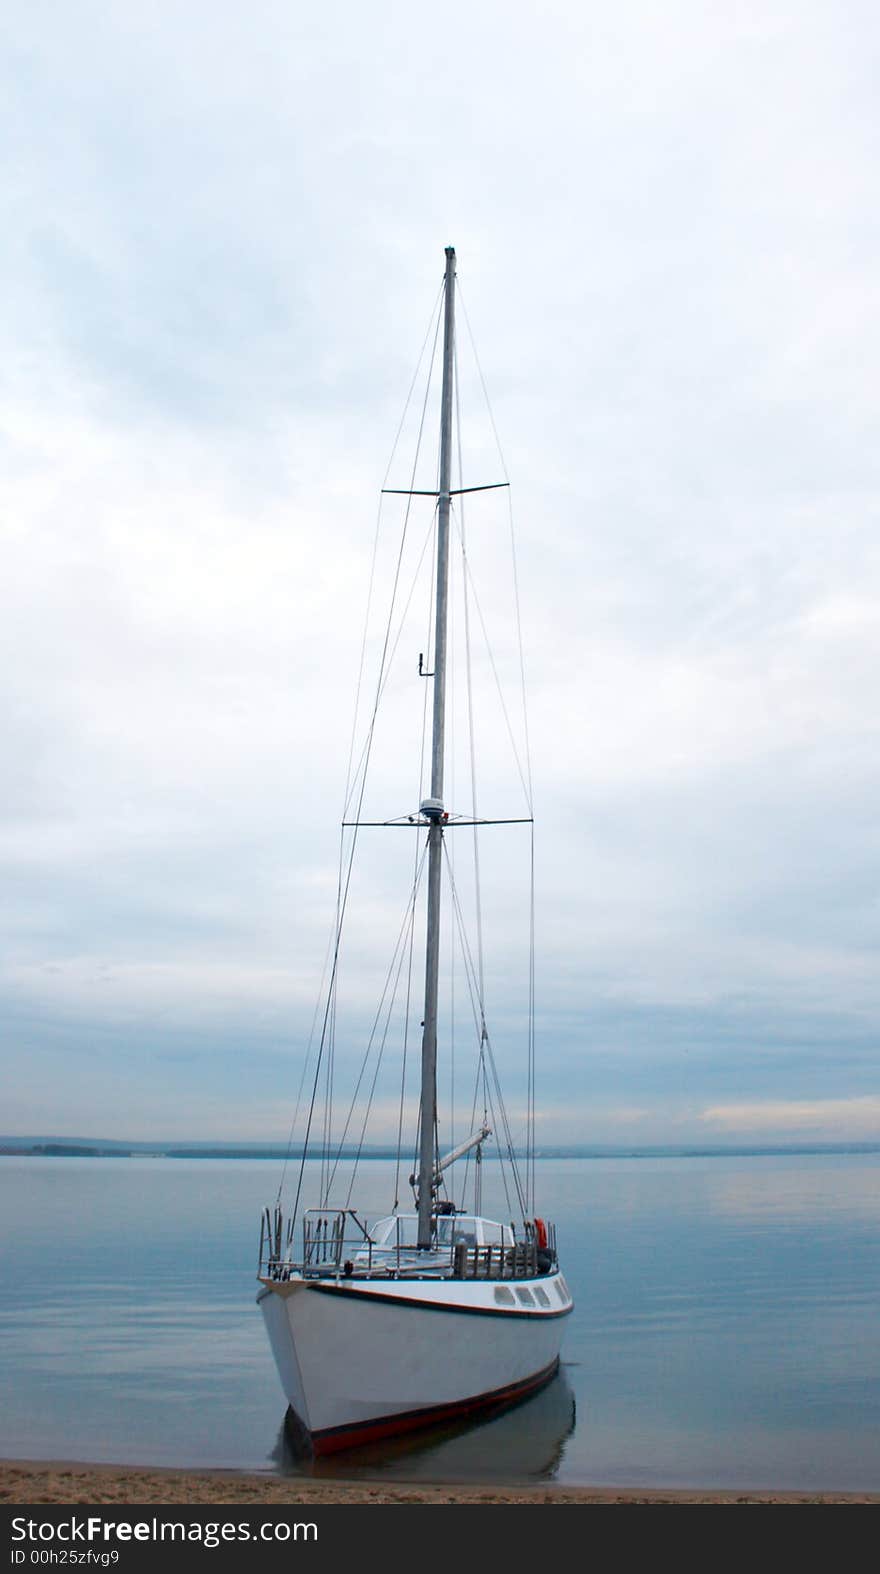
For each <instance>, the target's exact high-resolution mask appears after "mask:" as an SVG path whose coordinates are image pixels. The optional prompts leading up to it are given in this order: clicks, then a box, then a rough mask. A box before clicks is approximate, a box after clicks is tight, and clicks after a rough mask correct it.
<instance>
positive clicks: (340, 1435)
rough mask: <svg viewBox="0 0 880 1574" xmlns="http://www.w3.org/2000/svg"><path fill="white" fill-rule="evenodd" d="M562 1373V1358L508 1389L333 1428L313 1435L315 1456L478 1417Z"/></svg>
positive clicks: (532, 1391)
mask: <svg viewBox="0 0 880 1574" xmlns="http://www.w3.org/2000/svg"><path fill="white" fill-rule="evenodd" d="M558 1370H559V1357H558V1356H557V1357H556V1359H555V1360H554V1361H551V1362H550V1365H549V1366H545V1367H544V1369H543V1371H541V1372H536V1373H535V1375H534V1376H533V1377H527V1378H525V1379H524V1380H523V1381H522V1382H520V1383H510V1384H509V1385H508V1386H507V1387H506V1388H493V1389H492V1391H491V1392H490V1393H487V1394H477V1395H475V1396H474V1397H472V1398H470V1399H457V1400H455V1402H454V1403H453V1404H450V1405H429V1406H428V1407H427V1408H425V1409H422V1410H406V1411H404V1412H403V1413H402V1414H401V1415H393V1416H379V1417H377V1419H376V1420H375V1421H365V1422H358V1423H357V1424H355V1425H352V1426H334V1427H329V1428H328V1429H327V1431H326V1432H313V1433H312V1448H313V1450H314V1452H315V1454H333V1453H335V1452H337V1451H338V1450H339V1449H341V1448H357V1447H358V1446H359V1445H360V1444H361V1443H373V1442H375V1441H376V1440H377V1439H378V1438H381V1437H395V1436H396V1435H397V1433H398V1432H415V1431H417V1430H418V1428H419V1427H428V1426H433V1425H434V1424H435V1422H438V1423H439V1422H441V1421H449V1420H451V1419H452V1417H454V1416H467V1415H475V1414H476V1413H477V1412H478V1411H480V1410H489V1409H491V1408H492V1406H493V1405H503V1404H506V1403H508V1402H512V1401H513V1400H514V1399H524V1398H525V1397H526V1395H527V1394H531V1393H534V1391H535V1390H536V1389H537V1388H543V1387H544V1385H545V1383H549V1381H550V1379H551V1377H555V1375H556V1373H557V1371H558Z"/></svg>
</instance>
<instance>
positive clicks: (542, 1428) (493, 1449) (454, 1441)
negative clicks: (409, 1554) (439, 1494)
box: [272, 1367, 575, 1481]
mask: <svg viewBox="0 0 880 1574" xmlns="http://www.w3.org/2000/svg"><path fill="white" fill-rule="evenodd" d="M574 1427H575V1402H574V1394H573V1393H572V1390H571V1387H570V1385H569V1382H568V1378H567V1376H566V1374H565V1368H564V1367H560V1370H559V1371H558V1373H557V1374H556V1376H555V1377H554V1378H553V1380H552V1381H551V1382H549V1383H548V1384H547V1385H546V1387H544V1388H542V1389H541V1390H540V1392H539V1393H537V1394H533V1395H531V1396H530V1397H529V1398H527V1399H523V1400H521V1401H520V1402H519V1404H516V1405H510V1404H509V1403H508V1404H507V1405H505V1406H504V1407H503V1408H502V1407H499V1410H497V1411H495V1412H494V1413H493V1412H492V1411H489V1412H487V1413H486V1414H485V1415H484V1416H482V1417H481V1419H480V1420H479V1421H474V1420H472V1421H457V1422H452V1421H449V1422H443V1423H440V1424H438V1425H437V1426H436V1427H426V1428H425V1430H424V1431H421V1432H417V1433H406V1434H403V1435H402V1436H398V1437H393V1438H384V1439H382V1440H381V1441H379V1442H375V1443H367V1444H363V1445H362V1446H361V1447H360V1448H350V1449H346V1450H345V1451H344V1452H340V1453H338V1454H330V1455H324V1456H323V1457H321V1458H318V1459H315V1458H314V1457H313V1455H312V1453H311V1449H310V1447H309V1442H308V1438H307V1436H306V1435H305V1434H304V1433H303V1432H302V1430H301V1428H300V1426H299V1424H298V1422H297V1419H296V1417H295V1416H294V1415H293V1414H292V1412H291V1411H288V1412H287V1415H286V1416H285V1418H284V1422H283V1424H282V1427H281V1431H280V1433H279V1436H278V1441H277V1443H276V1445H275V1448H274V1449H273V1451H272V1458H273V1459H274V1460H275V1462H276V1465H277V1468H278V1470H279V1471H280V1473H281V1474H283V1475H308V1476H314V1477H319V1476H320V1477H325V1478H331V1479H332V1478H334V1477H335V1478H337V1479H342V1480H347V1481H350V1480H352V1479H355V1478H357V1477H359V1476H364V1477H375V1476H383V1477H385V1478H387V1479H391V1480H397V1481H493V1480H494V1481H526V1480H535V1479H537V1480H545V1481H546V1480H550V1479H552V1478H553V1476H555V1474H556V1472H557V1470H558V1468H559V1465H560V1462H561V1460H562V1456H563V1454H564V1452H565V1445H566V1443H567V1441H568V1439H569V1438H570V1437H571V1435H572V1433H573V1432H574Z"/></svg>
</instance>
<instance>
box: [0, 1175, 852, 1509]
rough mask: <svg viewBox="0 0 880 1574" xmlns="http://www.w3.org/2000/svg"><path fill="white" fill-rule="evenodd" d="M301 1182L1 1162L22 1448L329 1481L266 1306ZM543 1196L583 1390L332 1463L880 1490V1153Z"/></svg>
mask: <svg viewBox="0 0 880 1574" xmlns="http://www.w3.org/2000/svg"><path fill="white" fill-rule="evenodd" d="M492 1171H493V1166H491V1165H490V1164H489V1163H487V1164H486V1165H485V1166H484V1177H485V1179H484V1186H485V1191H484V1203H485V1205H486V1209H485V1211H487V1212H489V1211H491V1210H490V1208H489V1206H488V1195H489V1193H490V1191H491V1178H492ZM278 1175H279V1166H278V1164H277V1163H276V1162H274V1161H262V1160H254V1161H250V1160H238V1161H233V1162H227V1161H221V1160H217V1161H214V1160H197V1161H177V1160H170V1159H139V1160H112V1159H104V1160H90V1159H30V1158H29V1159H13V1158H2V1159H0V1239H2V1243H3V1244H2V1265H0V1266H2V1277H0V1359H2V1367H3V1370H4V1372H5V1373H6V1374H7V1375H6V1378H5V1380H4V1396H3V1404H2V1408H0V1455H2V1456H4V1457H7V1458H16V1457H17V1458H32V1459H38V1458H56V1459H57V1458H66V1459H79V1460H107V1461H116V1462H134V1463H144V1464H166V1465H193V1466H199V1465H200V1466H226V1467H242V1468H247V1469H258V1470H270V1471H273V1470H284V1471H295V1470H297V1469H300V1468H304V1467H302V1466H300V1465H298V1464H297V1462H296V1460H294V1459H293V1458H292V1457H291V1455H290V1453H289V1449H288V1447H287V1445H286V1442H285V1438H284V1431H283V1419H284V1411H285V1401H284V1398H283V1395H282V1393H281V1388H280V1385H279V1383H278V1379H277V1376H276V1373H275V1368H274V1365H273V1363H272V1358H271V1355H270V1352H269V1347H268V1343H267V1341H266V1338H265V1335H264V1332H263V1326H262V1319H261V1317H260V1314H259V1311H258V1309H257V1307H256V1304H255V1290H256V1285H255V1278H254V1274H255V1267H256V1252H257V1245H258V1233H259V1212H260V1209H261V1207H262V1206H263V1204H264V1203H271V1202H272V1201H273V1200H274V1194H275V1191H276V1189H277V1184H278ZM387 1175H388V1166H386V1165H384V1164H379V1163H372V1164H369V1165H366V1166H364V1167H363V1169H362V1176H363V1182H364V1183H363V1188H362V1192H361V1195H362V1197H363V1198H364V1199H365V1202H366V1203H367V1204H368V1205H369V1206H365V1207H364V1211H365V1212H367V1213H368V1215H369V1216H372V1217H375V1216H376V1215H377V1214H378V1213H380V1212H383V1211H385V1209H384V1202H385V1198H386V1195H387V1192H386V1179H387ZM538 1193H539V1198H540V1208H539V1211H540V1212H541V1213H542V1214H544V1215H545V1216H546V1217H549V1218H554V1219H555V1220H556V1221H557V1225H558V1230H559V1241H560V1253H561V1256H562V1260H563V1266H564V1270H565V1274H566V1277H567V1279H568V1281H569V1284H570V1285H571V1287H572V1289H573V1292H574V1295H575V1299H576V1303H577V1304H576V1309H575V1313H574V1316H573V1317H571V1318H569V1320H568V1323H567V1330H566V1339H565V1344H564V1346H563V1360H564V1367H563V1371H562V1374H561V1376H560V1378H559V1379H558V1380H557V1381H556V1382H555V1383H553V1384H552V1385H551V1386H550V1387H549V1388H548V1389H546V1390H545V1391H544V1392H543V1393H542V1394H540V1395H538V1396H537V1397H536V1398H534V1399H532V1400H530V1401H528V1402H527V1403H526V1404H523V1405H521V1406H519V1407H518V1408H517V1409H516V1410H514V1411H512V1412H509V1413H508V1414H507V1415H505V1416H503V1417H500V1418H498V1419H496V1420H494V1421H491V1422H487V1423H484V1424H482V1425H478V1426H470V1427H463V1428H459V1429H448V1430H447V1431H446V1432H445V1433H444V1434H443V1435H441V1436H436V1435H433V1434H432V1435H431V1436H430V1437H429V1438H427V1439H423V1440H420V1441H414V1440H410V1441H408V1442H407V1443H405V1444H402V1445H401V1444H398V1445H393V1446H392V1445H385V1446H384V1447H382V1448H381V1449H379V1448H377V1449H374V1450H373V1451H372V1452H369V1453H367V1452H362V1453H361V1454H359V1455H357V1456H355V1455H351V1454H350V1455H347V1456H341V1457H340V1459H339V1460H337V1461H336V1463H335V1464H332V1465H322V1466H321V1467H320V1468H321V1470H322V1472H324V1473H327V1474H332V1473H334V1472H335V1473H338V1474H339V1475H345V1476H347V1477H349V1478H350V1477H351V1476H352V1475H354V1474H357V1473H358V1472H359V1471H362V1472H364V1473H367V1474H371V1475H375V1474H378V1473H382V1474H385V1475H394V1476H396V1477H399V1478H400V1479H410V1480H411V1479H415V1478H423V1479H435V1480H436V1479H469V1480H487V1481H490V1480H497V1479H499V1478H502V1479H507V1480H521V1479H526V1478H545V1479H546V1478H553V1479H555V1480H558V1481H560V1482H568V1483H596V1484H617V1485H692V1486H699V1485H706V1486H728V1487H779V1488H785V1487H789V1488H827V1489H829V1490H831V1489H836V1490H846V1489H850V1490H873V1491H877V1490H880V1317H878V1309H880V1252H878V1223H880V1155H859V1156H845V1157H844V1156H840V1157H838V1156H832V1155H823V1156H821V1157H816V1156H810V1157H786V1158H737V1159H733V1158H724V1159H705V1160H701V1159H619V1160H615V1159H603V1160H581V1159H578V1160H575V1159H572V1160H553V1161H551V1160H547V1161H544V1162H543V1163H542V1164H541V1165H539V1168H538ZM503 1213H504V1210H503V1209H502V1215H503ZM451 1353H452V1352H451Z"/></svg>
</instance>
